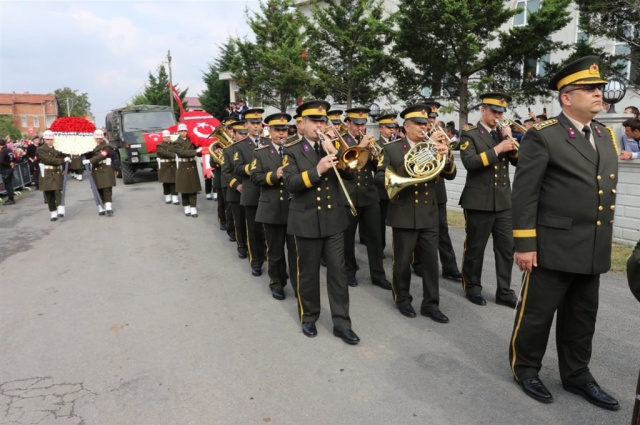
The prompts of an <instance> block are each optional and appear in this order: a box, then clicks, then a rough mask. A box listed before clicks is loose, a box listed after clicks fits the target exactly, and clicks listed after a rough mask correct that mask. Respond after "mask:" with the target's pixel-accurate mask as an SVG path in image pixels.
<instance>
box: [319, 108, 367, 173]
mask: <svg viewBox="0 0 640 425" xmlns="http://www.w3.org/2000/svg"><path fill="white" fill-rule="evenodd" d="M327 122H328V123H329V125H330V126H331V128H332V129H333V132H334V133H335V134H336V135H337V139H336V140H338V142H339V143H340V146H341V147H342V149H343V150H344V152H342V155H340V159H339V161H338V168H339V169H340V170H358V171H360V170H361V169H362V167H364V166H365V165H366V164H367V162H368V161H369V152H368V151H367V149H365V148H361V147H360V146H353V147H349V145H347V142H345V141H344V139H343V138H342V135H340V133H339V132H338V129H337V128H336V126H335V125H333V123H332V122H331V120H328V121H327Z"/></svg>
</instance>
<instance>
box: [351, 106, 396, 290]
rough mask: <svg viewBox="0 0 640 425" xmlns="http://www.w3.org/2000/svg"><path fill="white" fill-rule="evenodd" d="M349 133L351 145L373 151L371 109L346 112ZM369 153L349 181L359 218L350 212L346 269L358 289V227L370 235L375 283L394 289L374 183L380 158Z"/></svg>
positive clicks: (372, 274) (373, 280) (371, 261)
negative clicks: (369, 131)
mask: <svg viewBox="0 0 640 425" xmlns="http://www.w3.org/2000/svg"><path fill="white" fill-rule="evenodd" d="M346 114H347V117H346V118H345V121H346V123H347V133H345V134H344V136H343V139H344V141H345V142H346V144H347V146H349V147H354V146H359V147H361V148H363V149H371V147H370V144H371V143H372V142H373V141H374V139H373V136H372V135H370V134H367V135H365V132H366V130H367V127H366V124H367V119H368V114H369V108H351V109H347V110H346ZM371 152H372V150H369V151H368V152H367V154H368V155H369V160H368V161H367V162H366V163H365V164H364V166H363V167H362V168H361V169H360V170H356V171H355V178H354V179H353V180H348V181H346V182H345V186H346V187H347V192H348V193H349V196H350V197H351V200H352V202H353V205H355V207H356V210H357V211H358V215H356V216H354V215H353V214H350V213H349V212H347V217H349V227H348V228H347V231H346V232H345V235H344V256H345V260H344V262H345V268H346V272H347V282H348V283H349V285H350V286H358V281H357V279H356V270H358V264H357V263H356V252H355V249H356V247H355V239H356V231H357V229H358V225H360V227H361V230H362V232H363V233H364V234H366V240H367V243H366V246H367V255H368V259H369V273H370V276H371V283H372V284H374V285H376V286H379V287H381V288H382V289H388V290H390V289H391V282H389V281H388V280H387V276H386V274H385V271H384V267H383V265H382V233H381V232H380V196H379V195H378V189H376V186H375V184H374V181H373V175H374V173H375V171H376V166H377V164H378V158H377V157H376V155H374V154H373V153H371ZM347 208H348V207H347Z"/></svg>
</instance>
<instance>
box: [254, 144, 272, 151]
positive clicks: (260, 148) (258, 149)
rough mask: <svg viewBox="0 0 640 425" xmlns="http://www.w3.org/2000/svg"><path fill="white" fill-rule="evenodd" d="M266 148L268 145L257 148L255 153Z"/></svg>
mask: <svg viewBox="0 0 640 425" xmlns="http://www.w3.org/2000/svg"><path fill="white" fill-rule="evenodd" d="M268 147H269V145H264V146H260V147H259V148H256V149H255V150H256V151H261V150H263V149H266V148H268Z"/></svg>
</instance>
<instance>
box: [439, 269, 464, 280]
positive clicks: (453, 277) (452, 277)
mask: <svg viewBox="0 0 640 425" xmlns="http://www.w3.org/2000/svg"><path fill="white" fill-rule="evenodd" d="M442 277H444V278H445V279H449V280H457V281H458V282H460V281H462V273H460V272H459V271H455V272H453V273H445V272H442Z"/></svg>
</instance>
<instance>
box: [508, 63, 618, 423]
mask: <svg viewBox="0 0 640 425" xmlns="http://www.w3.org/2000/svg"><path fill="white" fill-rule="evenodd" d="M606 83H607V81H606V80H604V79H603V78H602V77H601V76H600V58H598V57H597V56H587V57H583V58H581V59H578V60H577V61H574V62H571V63H569V64H568V65H565V66H564V67H563V68H561V69H560V71H558V73H557V74H556V75H555V76H553V77H552V78H551V80H550V82H549V89H551V90H557V91H558V92H559V95H558V98H559V102H560V107H561V108H562V112H561V113H560V115H558V116H557V117H555V118H553V119H550V120H547V121H542V122H539V123H536V124H534V125H533V127H532V128H531V129H530V130H529V131H527V133H526V134H525V136H524V139H523V141H522V144H521V145H520V160H519V162H518V167H517V168H516V174H515V179H514V183H513V224H514V226H513V227H514V230H513V235H514V239H515V262H516V265H517V266H518V268H519V269H520V270H522V271H524V272H525V276H524V282H523V288H522V298H521V301H520V303H519V304H518V308H517V311H516V318H515V321H514V328H513V334H512V337H511V344H510V345H509V359H510V366H511V370H512V373H513V377H514V379H515V380H516V381H517V382H518V384H520V386H521V387H522V390H523V391H524V392H525V394H527V395H528V396H530V397H532V398H534V399H536V400H538V401H541V402H543V403H550V402H552V401H553V396H552V395H551V393H550V392H549V391H548V390H547V388H546V387H545V386H544V384H543V383H542V381H541V380H540V377H539V375H538V374H539V372H540V369H541V368H542V359H543V357H544V353H545V350H546V348H547V341H548V339H549V332H550V329H551V324H552V322H553V320H554V316H555V318H556V345H557V347H558V366H559V371H560V379H561V381H562V387H563V388H564V389H565V390H567V391H569V392H571V393H575V394H578V395H580V396H582V397H584V398H585V399H586V400H587V401H588V402H590V403H592V404H594V405H596V406H599V407H601V408H604V409H608V410H618V409H619V408H620V404H619V403H618V401H617V400H616V399H615V398H613V397H612V396H610V395H609V394H607V393H606V392H605V391H604V390H602V388H600V386H599V385H598V384H597V382H596V381H595V379H594V377H593V375H592V374H591V372H590V371H589V361H590V359H591V351H592V340H593V334H594V331H595V325H596V316H597V313H598V292H599V286H600V274H602V273H606V272H607V271H608V270H609V268H610V267H611V240H612V234H613V218H614V212H615V201H616V185H617V182H618V158H617V146H616V142H615V137H614V136H613V130H611V129H610V128H607V127H605V126H604V125H602V124H600V123H599V122H597V121H595V120H594V119H593V118H594V117H595V116H596V115H597V114H598V113H600V111H601V108H602V90H603V89H604V85H605V84H606Z"/></svg>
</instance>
